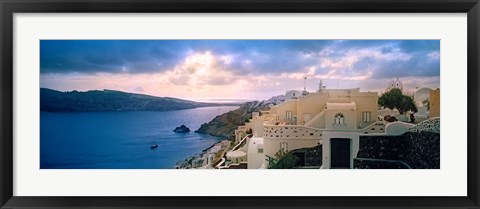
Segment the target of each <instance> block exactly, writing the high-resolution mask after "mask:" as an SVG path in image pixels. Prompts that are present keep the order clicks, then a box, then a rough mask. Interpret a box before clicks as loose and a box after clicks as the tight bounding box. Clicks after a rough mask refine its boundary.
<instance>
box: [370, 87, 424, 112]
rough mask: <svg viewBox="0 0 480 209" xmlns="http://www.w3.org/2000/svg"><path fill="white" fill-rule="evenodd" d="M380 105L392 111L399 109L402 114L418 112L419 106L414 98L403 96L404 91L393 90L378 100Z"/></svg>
mask: <svg viewBox="0 0 480 209" xmlns="http://www.w3.org/2000/svg"><path fill="white" fill-rule="evenodd" d="M378 105H379V106H380V107H383V108H388V109H390V110H393V109H395V108H396V109H397V110H398V112H399V113H400V114H402V115H403V114H405V113H406V112H407V111H412V112H417V111H418V109H417V106H416V105H415V101H414V100H413V97H412V96H407V95H403V94H402V91H401V90H400V89H397V88H393V89H391V90H390V91H387V92H385V93H384V94H382V95H381V96H380V98H378Z"/></svg>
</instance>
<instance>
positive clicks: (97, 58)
mask: <svg viewBox="0 0 480 209" xmlns="http://www.w3.org/2000/svg"><path fill="white" fill-rule="evenodd" d="M305 77H307V90H309V91H316V90H317V89H318V83H319V81H320V80H322V81H323V85H324V86H327V88H334V89H335V88H337V87H338V88H360V90H361V91H377V92H383V91H385V89H386V87H387V84H388V82H389V81H391V80H394V79H396V78H397V77H399V78H400V80H401V81H402V82H403V84H404V88H405V89H406V90H407V91H411V92H413V91H415V88H416V87H420V88H422V87H429V88H438V87H440V41H438V40H405V41H397V40H393V41H390V40H381V41H376V40H369V41H363V40H348V41H343V40H42V41H40V86H41V87H44V88H51V89H55V90H61V91H71V90H79V91H87V90H95V89H97V90H102V89H112V90H119V91H126V92H134V93H142V94H149V95H154V96H162V97H163V96H169V97H177V98H184V99H192V100H197V99H199V98H228V99H232V98H235V99H250V98H251V99H265V98H270V97H271V96H275V95H280V94H284V93H285V91H287V90H291V89H297V90H303V85H304V78H305Z"/></svg>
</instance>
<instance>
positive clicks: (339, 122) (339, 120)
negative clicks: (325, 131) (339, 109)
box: [333, 113, 345, 125]
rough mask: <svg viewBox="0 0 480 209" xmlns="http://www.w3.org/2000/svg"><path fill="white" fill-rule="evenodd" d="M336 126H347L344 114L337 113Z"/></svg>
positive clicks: (334, 122)
mask: <svg viewBox="0 0 480 209" xmlns="http://www.w3.org/2000/svg"><path fill="white" fill-rule="evenodd" d="M333 124H334V125H343V124H345V117H343V114H342V113H337V114H336V115H335V120H334V121H333Z"/></svg>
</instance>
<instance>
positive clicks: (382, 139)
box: [354, 131, 440, 169]
mask: <svg viewBox="0 0 480 209" xmlns="http://www.w3.org/2000/svg"><path fill="white" fill-rule="evenodd" d="M357 158H368V159H384V160H397V161H403V162H405V163H406V164H408V165H409V166H410V167H412V168H414V169H432V168H433V169H439V168H440V134H439V133H433V132H427V131H422V132H406V133H404V134H402V135H400V136H360V147H359V151H358V154H357ZM387 164H389V163H388V162H382V163H372V162H366V161H362V160H357V161H356V162H354V168H365V167H367V166H368V167H375V168H392V166H393V167H395V166H394V165H391V164H389V165H387ZM382 166H385V167H382Z"/></svg>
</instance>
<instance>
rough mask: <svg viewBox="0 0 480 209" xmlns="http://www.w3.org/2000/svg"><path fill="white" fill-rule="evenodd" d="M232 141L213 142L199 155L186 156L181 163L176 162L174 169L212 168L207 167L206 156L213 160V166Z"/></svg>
mask: <svg viewBox="0 0 480 209" xmlns="http://www.w3.org/2000/svg"><path fill="white" fill-rule="evenodd" d="M231 145H232V141H230V140H228V139H223V140H220V141H218V142H215V143H214V144H212V145H211V146H210V147H208V148H206V149H204V150H202V151H201V152H199V153H195V154H193V155H191V156H188V157H187V158H185V159H184V160H183V161H182V160H180V161H177V163H175V167H174V168H175V169H199V168H201V169H208V168H211V169H213V167H209V165H208V156H209V155H212V157H213V160H212V163H213V164H215V163H216V162H217V161H218V160H220V159H221V158H222V157H223V156H224V155H225V153H226V152H227V151H228V150H229V148H231Z"/></svg>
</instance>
